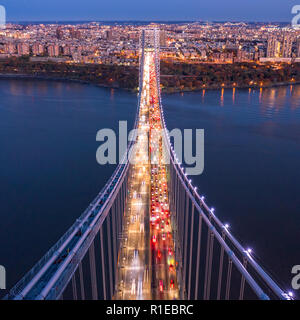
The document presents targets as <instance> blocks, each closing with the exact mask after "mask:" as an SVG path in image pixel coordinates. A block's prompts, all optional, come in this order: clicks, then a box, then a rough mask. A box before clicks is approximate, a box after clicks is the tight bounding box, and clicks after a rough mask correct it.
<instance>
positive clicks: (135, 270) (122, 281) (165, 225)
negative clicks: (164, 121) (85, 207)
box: [116, 49, 179, 300]
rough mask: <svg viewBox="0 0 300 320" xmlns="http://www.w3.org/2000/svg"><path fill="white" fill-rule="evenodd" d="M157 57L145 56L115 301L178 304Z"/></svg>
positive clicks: (150, 52)
mask: <svg viewBox="0 0 300 320" xmlns="http://www.w3.org/2000/svg"><path fill="white" fill-rule="evenodd" d="M157 90H158V89H157V82H156V75H155V61H154V51H153V50H150V49H149V50H145V59H144V74H143V87H142V94H141V105H140V113H139V119H138V129H139V131H138V136H137V141H136V144H135V149H134V152H133V153H132V156H131V159H130V160H131V161H130V163H131V165H130V166H131V167H130V179H129V190H128V191H129V192H128V202H127V205H126V209H125V222H124V229H123V232H122V239H121V245H120V251H119V268H118V284H117V294H116V299H126V300H140V299H143V300H144V299H149V300H150V299H152V300H154V299H159V300H168V299H178V298H179V290H178V283H177V271H176V265H177V263H176V261H175V260H174V259H175V258H174V256H175V254H174V241H173V232H172V227H171V213H170V211H169V198H168V184H167V172H166V166H165V163H164V162H165V161H164V159H165V158H164V151H165V150H164V146H163V144H162V138H161V135H160V130H161V129H162V125H161V119H160V111H159V104H158V91H157Z"/></svg>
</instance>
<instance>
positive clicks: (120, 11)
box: [0, 0, 298, 23]
mask: <svg viewBox="0 0 300 320" xmlns="http://www.w3.org/2000/svg"><path fill="white" fill-rule="evenodd" d="M0 4H1V5H3V6H5V8H6V11H7V20H8V21H12V22H16V21H247V22H250V21H251V22H286V23H288V22H290V21H291V19H292V17H293V15H292V13H291V9H292V7H293V6H294V5H297V4H298V3H297V1H296V0H288V1H284V3H282V1H280V0H275V1H270V0H267V1H264V2H263V3H262V2H261V1H258V0H254V1H251V2H250V1H249V2H248V3H243V6H242V7H240V6H237V4H238V2H237V1H236V0H229V1H226V4H225V3H224V2H222V1H220V0H212V1H210V2H209V3H200V2H198V1H195V0H188V1H187V2H185V6H182V2H180V1H178V0H176V1H172V3H171V2H170V1H169V0H168V1H164V2H163V3H161V2H160V1H157V0H154V1H151V3H150V2H149V3H143V10H140V9H139V8H140V4H139V2H138V1H137V0H131V1H127V2H126V3H124V2H122V1H120V0H114V1H110V2H106V3H102V2H101V3H99V2H97V1H95V0H87V1H85V2H84V6H82V2H81V1H79V0H73V1H70V0H66V1H63V2H62V1H58V0H53V1H51V2H46V3H43V6H41V5H40V3H39V2H38V1H36V0H27V1H25V0H21V1H18V3H14V2H12V1H8V0H2V1H1V3H0ZM58 8H59V12H58V10H57V9H58ZM158 8H159V10H157V9H158ZM179 8H180V10H179Z"/></svg>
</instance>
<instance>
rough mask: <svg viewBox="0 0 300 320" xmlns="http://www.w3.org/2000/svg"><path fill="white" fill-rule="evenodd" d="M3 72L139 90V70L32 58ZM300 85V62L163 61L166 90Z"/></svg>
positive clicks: (12, 62) (5, 65) (9, 63)
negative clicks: (191, 62)
mask: <svg viewBox="0 0 300 320" xmlns="http://www.w3.org/2000/svg"><path fill="white" fill-rule="evenodd" d="M0 73H2V74H24V75H30V76H39V77H41V76H42V77H46V78H55V79H56V78H58V79H68V80H78V81H84V82H88V83H94V84H97V85H102V86H108V87H119V88H125V89H130V90H135V89H137V86H138V69H137V68H136V67H129V66H118V65H102V64H71V63H57V62H50V61H48V62H33V61H30V59H29V57H21V58H15V57H13V58H7V59H2V60H0ZM293 82H300V63H294V64H257V63H235V64H208V63H204V64H184V63H167V62H164V61H162V62H161V85H162V90H163V91H167V92H175V91H192V90H199V89H202V88H220V87H225V88H226V87H233V86H236V87H249V86H252V87H255V86H271V85H274V84H282V83H293Z"/></svg>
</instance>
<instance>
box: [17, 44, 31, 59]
mask: <svg viewBox="0 0 300 320" xmlns="http://www.w3.org/2000/svg"><path fill="white" fill-rule="evenodd" d="M17 51H18V55H19V56H23V55H29V54H30V46H29V44H28V43H23V42H20V43H18V44H17Z"/></svg>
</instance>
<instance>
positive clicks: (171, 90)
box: [0, 73, 300, 94]
mask: <svg viewBox="0 0 300 320" xmlns="http://www.w3.org/2000/svg"><path fill="white" fill-rule="evenodd" d="M0 79H24V80H46V81H62V82H73V83H81V84H88V85H94V86H96V87H100V88H107V89H122V90H125V91H130V92H132V93H136V92H137V89H130V88H120V87H119V86H113V85H109V84H99V83H94V82H92V81H85V80H80V79H71V78H61V77H51V76H43V75H33V74H25V73H0ZM298 84H300V81H294V82H290V81H289V82H278V83H272V84H269V85H262V86H259V85H248V86H238V85H235V86H233V85H232V86H230V85H229V86H222V85H216V86H210V87H209V86H205V87H202V88H195V89H179V88H166V89H163V90H162V94H172V93H188V92H201V91H203V90H220V89H234V88H235V89H260V88H262V89H265V88H276V87H284V86H291V85H298Z"/></svg>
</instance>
